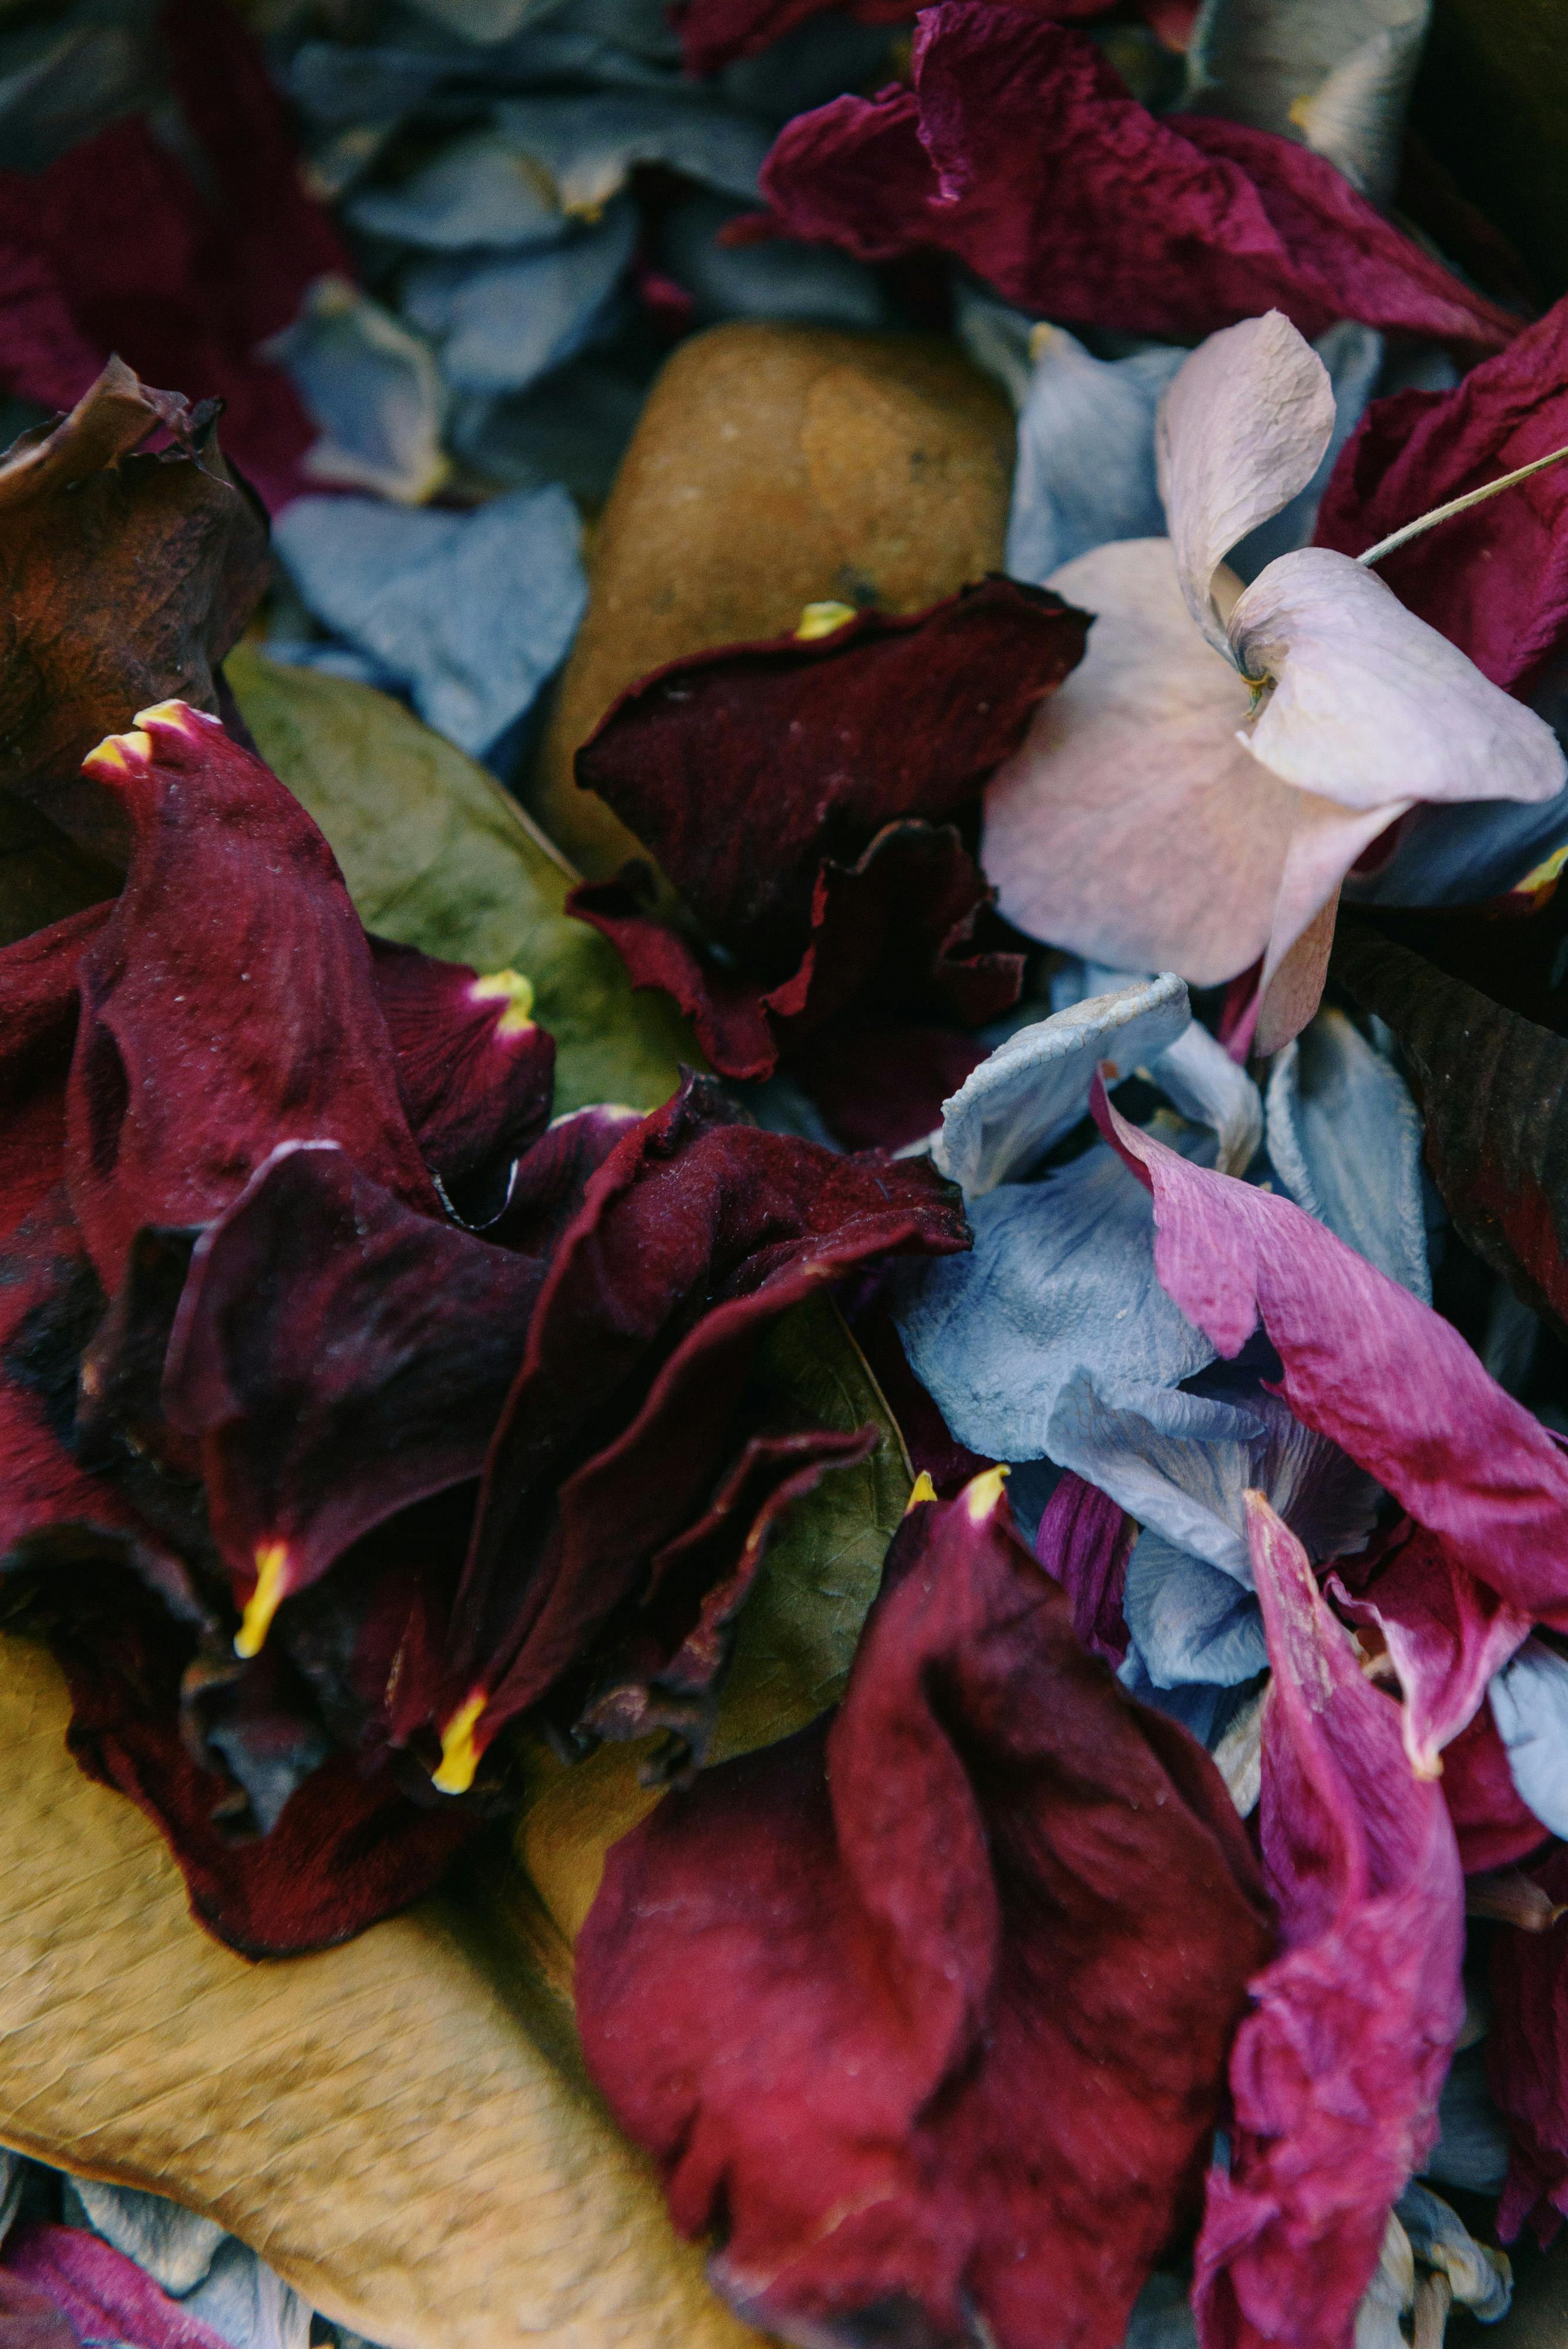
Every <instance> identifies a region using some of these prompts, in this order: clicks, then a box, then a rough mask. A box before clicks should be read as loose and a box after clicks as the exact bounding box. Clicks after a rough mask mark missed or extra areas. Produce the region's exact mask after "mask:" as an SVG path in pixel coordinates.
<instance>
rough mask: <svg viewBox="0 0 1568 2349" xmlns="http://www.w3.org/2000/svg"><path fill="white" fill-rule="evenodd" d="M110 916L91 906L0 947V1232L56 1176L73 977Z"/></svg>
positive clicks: (73, 1015)
mask: <svg viewBox="0 0 1568 2349" xmlns="http://www.w3.org/2000/svg"><path fill="white" fill-rule="evenodd" d="M108 918H109V906H108V905H89V906H88V907H87V908H86V909H85V911H83V912H82V913H79V914H71V915H69V916H67V918H66V920H64V921H63V922H53V923H51V924H50V926H49V927H48V928H47V929H46V930H36V931H35V932H34V933H33V935H32V936H31V937H26V938H19V939H18V940H17V941H16V945H15V946H9V947H5V949H4V951H0V1093H3V1094H4V1098H5V1116H4V1118H3V1119H0V1232H3V1231H8V1230H14V1229H15V1228H16V1225H17V1224H19V1223H20V1222H21V1221H22V1219H23V1217H24V1216H26V1215H28V1214H30V1213H31V1211H32V1209H33V1208H34V1207H36V1206H38V1204H39V1203H40V1201H41V1200H43V1199H44V1198H46V1197H47V1195H48V1194H49V1192H50V1191H52V1190H53V1189H54V1187H55V1185H56V1184H57V1182H58V1180H59V1174H60V1157H61V1153H62V1151H63V1150H64V1147H65V1139H66V1076H67V1071H68V1070H69V1068H70V1064H71V1051H72V1048H73V1046H74V1045H75V1042H76V1034H77V974H78V969H79V968H80V964H81V958H82V956H83V954H84V952H85V951H86V949H87V947H88V945H89V944H90V942H91V941H92V939H93V938H95V937H96V936H97V935H98V933H99V930H101V929H102V927H103V925H104V923H105V922H106V921H107V919H108Z"/></svg>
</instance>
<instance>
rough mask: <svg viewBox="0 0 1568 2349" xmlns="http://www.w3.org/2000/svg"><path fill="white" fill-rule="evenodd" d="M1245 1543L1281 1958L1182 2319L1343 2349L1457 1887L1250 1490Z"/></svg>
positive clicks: (1435, 1805) (1213, 2345)
mask: <svg viewBox="0 0 1568 2349" xmlns="http://www.w3.org/2000/svg"><path fill="white" fill-rule="evenodd" d="M1219 1179H1220V1180H1223V1179H1224V1178H1222V1177H1221V1178H1219ZM1229 1187H1230V1188H1231V1189H1234V1190H1239V1189H1241V1187H1242V1186H1241V1185H1239V1184H1231V1185H1229ZM1293 1212H1294V1211H1293ZM1334 1245H1335V1246H1336V1247H1337V1246H1338V1245H1339V1244H1338V1243H1337V1242H1335V1243H1334ZM1345 1253H1347V1254H1348V1251H1345ZM1389 1285H1390V1286H1392V1284H1389ZM1400 1294H1401V1295H1403V1294H1404V1292H1403V1291H1400ZM1248 1531H1249V1536H1250V1539H1251V1556H1252V1572H1253V1578H1254V1580H1255V1581H1256V1583H1257V1587H1258V1600H1259V1604H1260V1606H1261V1608H1262V1615H1263V1628H1264V1631H1265V1634H1266V1636H1267V1639H1268V1643H1269V1658H1270V1661H1271V1663H1272V1666H1273V1680H1272V1684H1271V1689H1270V1694H1269V1698H1268V1702H1267V1704H1266V1706H1265V1708H1264V1714H1263V1734H1262V1794H1261V1804H1260V1811H1259V1836H1260V1841H1261V1845H1262V1858H1263V1870H1264V1876H1265V1878H1266V1880H1267V1882H1268V1887H1269V1889H1270V1891H1271V1892H1272V1894H1273V1896H1274V1899H1275V1901H1276V1903H1277V1904H1278V1908H1279V1913H1280V1927H1281V1933H1282V1939H1283V1942H1284V1948H1283V1950H1282V1953H1281V1955H1280V1956H1279V1957H1277V1958H1276V1959H1275V1960H1274V1961H1273V1962H1272V1964H1271V1965H1269V1966H1267V1967H1265V1969H1264V1970H1263V1971H1262V1973H1261V1974H1259V1975H1258V1976H1257V1977H1256V1978H1255V1979H1254V1981H1253V1982H1252V1984H1251V1989H1252V1994H1253V1997H1254V1999H1255V2000H1256V2002H1257V2004H1256V2008H1255V2011H1254V2012H1253V2013H1251V2015H1250V2016H1249V2017H1248V2018H1247V2020H1246V2022H1244V2023H1242V2025H1241V2030H1240V2032H1239V2033H1237V2036H1236V2044H1235V2046H1234V2048H1233V2050H1232V2053H1231V2095H1232V2097H1233V2100H1234V2105H1235V2116H1236V2117H1235V2127H1234V2128H1233V2130H1232V2132H1231V2165H1230V2168H1229V2170H1223V2169H1219V2168H1216V2169H1213V2170H1211V2171H1210V2178H1209V2196H1208V2205H1207V2208H1206V2209H1205V2212H1204V2220H1203V2230H1202V2233H1201V2235H1200V2236H1199V2243H1198V2250H1197V2254H1196V2258H1195V2261H1194V2286H1193V2306H1194V2312H1195V2313H1196V2315H1197V2318H1198V2329H1199V2340H1200V2341H1201V2342H1202V2344H1204V2349H1263V2344H1271V2349H1347V2344H1349V2342H1350V2340H1351V2337H1352V2333H1353V2329H1354V2326H1355V2309H1356V2303H1357V2302H1358V2301H1359V2299H1360V2297H1361V2295H1362V2293H1363V2292H1364V2291H1365V2290H1366V2285H1367V2283H1368V2282H1370V2280H1371V2278H1372V2276H1373V2273H1374V2271H1376V2266H1377V2261H1378V2254H1379V2251H1381V2248H1382V2245H1383V2240H1384V2234H1385V2230H1386V2224H1387V2219H1388V2212H1389V2209H1390V2208H1391V2206H1392V2205H1393V2203H1394V2201H1395V2200H1396V2199H1397V2197H1398V2195H1399V2194H1400V2193H1401V2192H1402V2191H1403V2189H1404V2187H1405V2185H1406V2183H1407V2180H1408V2178H1409V2177H1410V2175H1411V2173H1412V2172H1413V2171H1414V2170H1416V2169H1417V2168H1419V2166H1420V2164H1421V2161H1422V2159H1423V2158H1424V2157H1425V2155H1426V2153H1427V2151H1428V2147H1430V2146H1431V2144H1432V2142H1433V2140H1434V2138H1435V2137H1436V2136H1437V2133H1438V2112H1437V2106H1438V2091H1439V2090H1440V2088H1441V2086H1442V2084H1443V2079H1444V2075H1445V2074H1446V2073H1447V2070H1448V2066H1449V2057H1450V2055H1451V2054H1452V2052H1453V2048H1454V2044H1455V2042H1456V2041H1457V2039H1458V2037H1459V2027H1460V2025H1461V2023H1462V2022H1463V2020H1464V1993H1463V1990H1462V1987H1461V1983H1460V1978H1459V1964H1460V1960H1461V1958H1462V1956H1463V1952H1464V1930H1465V1928H1464V1880H1463V1878H1462V1876H1461V1873H1460V1869H1459V1852H1458V1849H1457V1847H1456V1846H1455V1842H1454V1831H1453V1828H1452V1826H1451V1825H1450V1824H1449V1815H1448V1811H1447V1809H1446V1807H1445V1806H1444V1803H1443V1799H1442V1795H1441V1794H1440V1792H1439V1790H1438V1787H1437V1786H1435V1785H1431V1784H1430V1783H1429V1782H1428V1783H1423V1782H1422V1781H1421V1780H1419V1779H1417V1777H1416V1776H1415V1775H1414V1774H1413V1773H1412V1771H1411V1769H1410V1766H1409V1764H1408V1763H1407V1760H1406V1758H1405V1755H1404V1754H1403V1752H1402V1750H1401V1747H1400V1739H1399V1715H1398V1713H1397V1709H1396V1707H1395V1706H1394V1705H1393V1704H1392V1703H1391V1702H1389V1700H1388V1698H1387V1697H1386V1696H1384V1695H1382V1694H1381V1693H1380V1692H1378V1691H1377V1690H1376V1688H1374V1687H1373V1686H1372V1684H1371V1683H1370V1682H1368V1681H1367V1680H1366V1677H1365V1675H1364V1674H1363V1672H1362V1671H1361V1668H1360V1665H1359V1663H1358V1661H1357V1660H1356V1657H1355V1651H1354V1650H1353V1649H1352V1647H1351V1644H1350V1641H1349V1639H1348V1636H1347V1635H1346V1633H1345V1631H1344V1630H1342V1628H1341V1627H1340V1625H1339V1624H1338V1623H1336V1622H1335V1621H1334V1617H1333V1616H1332V1614H1331V1613H1330V1612H1329V1609H1328V1608H1327V1607H1326V1605H1325V1604H1324V1600H1323V1599H1322V1597H1321V1595H1320V1593H1319V1591H1318V1588H1317V1584H1316V1581H1315V1579H1314V1575H1313V1571H1312V1568H1311V1565H1310V1564H1309V1562H1308V1559H1307V1555H1306V1552H1305V1550H1304V1549H1303V1547H1302V1545H1301V1543H1300V1542H1299V1541H1298V1540H1297V1539H1296V1537H1295V1536H1294V1535H1293V1533H1292V1532H1291V1530H1290V1528H1289V1527H1288V1526H1285V1525H1284V1524H1283V1523H1282V1521H1281V1519H1280V1518H1279V1517H1278V1516H1275V1514H1274V1512H1273V1510H1272V1508H1271V1507H1270V1506H1269V1505H1268V1503H1267V1501H1266V1500H1265V1499H1264V1498H1263V1496H1262V1494H1249V1495H1248Z"/></svg>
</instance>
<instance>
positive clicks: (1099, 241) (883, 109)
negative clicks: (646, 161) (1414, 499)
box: [762, 0, 1519, 520]
mask: <svg viewBox="0 0 1568 2349" xmlns="http://www.w3.org/2000/svg"><path fill="white" fill-rule="evenodd" d="M914 84H915V86H914V88H913V89H912V90H906V89H903V88H889V89H886V90H883V91H882V92H881V93H880V94H879V95H878V96H877V97H876V98H853V97H850V98H836V99H834V100H833V102H832V103H831V104H830V105H828V106H825V107H821V108H819V109H817V110H816V111H815V113H813V114H805V115H800V116H797V117H796V119H795V120H794V121H793V122H792V123H790V124H789V125H788V126H787V127H786V129H784V132H783V133H782V134H781V136H780V138H779V140H777V142H776V144H775V145H774V150H773V153H772V154H771V156H770V157H769V159H768V161H767V163H766V165H765V166H764V168H763V181H762V184H763V194H764V195H765V196H766V197H767V199H768V200H769V202H771V204H772V205H773V208H774V216H775V219H776V221H777V222H778V224H779V226H780V227H781V228H782V229H783V230H784V232H785V233H788V234H789V235H792V236H797V237H805V238H808V239H809V238H815V239H818V240H822V241H826V242H828V243H838V244H842V245H845V246H846V247H847V249H848V250H849V251H850V252H852V253H855V254H858V255H859V256H860V257H861V258H862V259H863V260H867V261H882V260H888V259H890V258H891V257H892V256H893V255H895V254H900V253H908V252H910V251H913V250H917V249H919V248H920V247H922V246H931V245H936V246H940V248H942V249H943V250H944V251H946V252H949V253H952V254H957V255H958V256H959V258H960V259H961V260H962V261H965V262H967V263H968V264H969V265H970V266H971V268H972V269H975V270H977V271H978V272H979V274H981V276H982V277H984V278H986V279H988V280H989V281H990V283H991V284H992V285H994V286H996V288H997V289H998V291H999V292H1001V293H1002V294H1004V295H1006V296H1007V298H1008V299H1009V300H1010V301H1012V302H1016V303H1018V304H1020V305H1022V306H1023V308H1025V309H1028V310H1031V311H1033V312H1036V313H1042V314H1044V315H1046V316H1050V317H1052V318H1054V319H1057V320H1059V321H1061V322H1062V323H1064V324H1065V325H1076V324H1083V325H1089V326H1096V327H1102V328H1106V327H1110V328H1116V329H1117V330H1119V331H1121V332H1124V333H1129V334H1146V335H1158V336H1164V337H1167V338H1174V339H1196V338H1197V337H1199V336H1204V335H1209V334H1212V333H1213V332H1214V331H1215V329H1216V328H1217V327H1220V326H1232V325H1234V324H1236V323H1237V322H1238V321H1239V320H1241V319H1242V318H1246V317H1252V316H1257V315H1258V314H1259V313H1260V312H1262V311H1266V310H1270V309H1279V310H1282V311H1283V312H1284V313H1285V315H1286V316H1287V317H1289V318H1290V319H1291V320H1292V322H1293V324H1294V325H1295V326H1299V327H1300V328H1301V330H1302V332H1303V334H1304V335H1307V336H1314V335H1318V334H1321V333H1322V332H1323V331H1324V329H1325V328H1326V327H1327V326H1330V325H1332V323H1333V322H1334V320H1335V319H1336V318H1356V319H1360V320H1362V321H1363V322H1364V323H1365V324H1366V325H1367V326H1384V327H1390V328H1400V329H1403V330H1405V331H1407V332H1409V333H1414V334H1420V335H1428V336H1435V337H1437V338H1438V339H1439V340H1443V341H1454V342H1459V343H1461V344H1465V345H1468V346H1469V347H1470V348H1472V349H1476V350H1481V351H1495V350H1497V349H1499V348H1501V346H1502V345H1503V344H1504V343H1506V342H1507V341H1508V339H1509V338H1510V336H1511V335H1513V334H1514V333H1515V332H1517V330H1518V326H1519V321H1518V320H1517V319H1515V318H1513V317H1511V316H1509V315H1508V314H1507V313H1506V312H1503V311H1501V310H1499V309H1498V308H1497V307H1496V306H1495V305H1493V304H1492V303H1490V302H1488V301H1487V300H1486V299H1485V298H1484V297H1483V296H1481V295H1477V294H1474V293H1472V292H1470V290H1469V288H1468V287H1467V286H1465V285H1461V284H1460V282H1459V279H1458V278H1456V277H1453V276H1452V275H1450V274H1449V272H1448V271H1447V270H1446V269H1444V268H1443V267H1442V266H1441V265H1440V264H1438V262H1436V261H1434V260H1432V259H1431V258H1430V257H1429V256H1428V254H1426V253H1424V252H1423V251H1422V250H1421V249H1420V248H1419V247H1418V246H1417V245H1416V244H1413V243H1411V242H1410V240H1409V239H1408V238H1407V237H1406V236H1404V235H1402V234H1401V233H1400V232H1399V231H1398V230H1397V229H1396V228H1394V227H1393V226H1392V225H1391V223H1390V222H1387V221H1386V220H1385V219H1384V218H1383V217H1382V215H1381V214H1380V213H1378V212H1375V211H1374V210H1373V208H1372V206H1371V205H1370V204H1368V203H1367V202H1366V200H1365V199H1364V198H1363V197H1361V196H1359V195H1357V194H1356V193H1355V190H1354V189H1353V188H1352V187H1351V186H1350V184H1349V182H1348V181H1346V180H1345V179H1344V178H1342V177H1341V175H1340V173H1339V172H1338V171H1336V170H1335V168H1334V165H1333V164H1332V163H1330V162H1328V161H1326V160H1325V159H1324V157H1322V156H1320V155H1316V154H1314V153H1313V151H1312V150H1311V149H1310V148H1307V147H1304V146H1302V145H1299V144H1297V143H1296V142H1295V141H1293V140H1286V139H1281V138H1277V137H1275V136H1274V135H1273V134H1272V133H1271V132H1269V131H1265V130H1254V129H1249V128H1247V127H1245V126H1244V125H1242V124H1241V123H1239V122H1227V121H1223V120H1221V119H1219V118H1217V117H1213V116H1204V115H1183V116H1181V117H1180V118H1179V120H1172V119H1167V120H1164V121H1157V120H1156V119H1155V118H1154V117H1153V116H1152V115H1151V114H1149V113H1148V112H1147V109H1145V108H1144V107H1142V106H1140V105H1138V104H1137V101H1136V100H1135V99H1134V98H1130V97H1129V96H1128V94H1127V89H1126V88H1125V87H1124V85H1123V84H1122V82H1121V80H1120V78H1119V77H1118V76H1117V74H1116V71H1115V69H1114V68H1113V67H1111V65H1110V64H1109V63H1108V62H1107V61H1106V58H1105V57H1103V56H1102V55H1101V53H1100V52H1099V50H1098V49H1096V47H1095V46H1094V45H1093V43H1091V42H1090V41H1088V40H1086V39H1085V37H1084V36H1082V35H1081V34H1075V33H1071V32H1067V31H1064V29H1063V27H1062V26H1059V25H1054V24H1052V23H1050V22H1049V21H1048V20H1047V19H1046V18H1045V17H1044V16H1043V15H1042V14H1041V13H1040V12H1039V11H1038V10H1036V9H1034V8H1032V7H1025V6H1012V5H1005V0H943V5H940V6H938V7H935V8H930V9H928V10H927V11H926V12H925V13H924V15H923V16H922V17H921V19H920V24H919V29H918V30H917V32H916V35H915V49H914ZM1401 519H1404V520H1408V519H1409V516H1408V515H1406V516H1402V517H1401Z"/></svg>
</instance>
